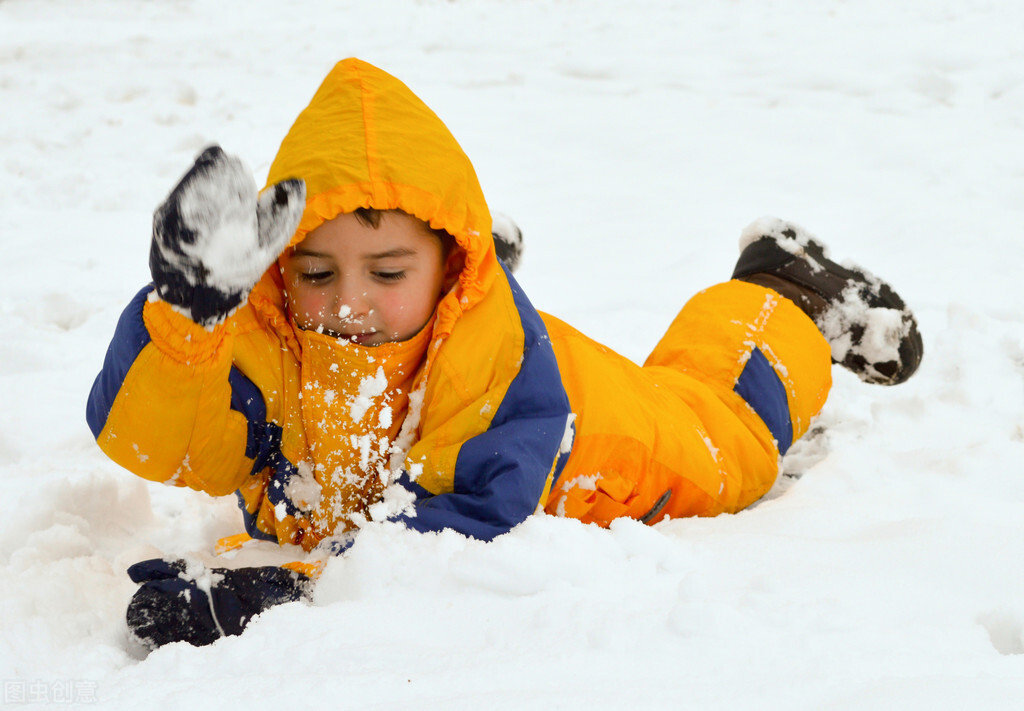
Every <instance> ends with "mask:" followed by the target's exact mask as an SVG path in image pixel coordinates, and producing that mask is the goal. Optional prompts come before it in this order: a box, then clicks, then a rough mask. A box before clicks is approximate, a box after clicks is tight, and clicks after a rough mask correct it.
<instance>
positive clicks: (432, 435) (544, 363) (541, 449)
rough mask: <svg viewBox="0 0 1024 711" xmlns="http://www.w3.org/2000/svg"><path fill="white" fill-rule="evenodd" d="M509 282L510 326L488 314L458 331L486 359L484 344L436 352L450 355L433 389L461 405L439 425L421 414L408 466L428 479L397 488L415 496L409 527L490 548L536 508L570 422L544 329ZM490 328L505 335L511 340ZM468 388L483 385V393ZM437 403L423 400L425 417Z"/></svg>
mask: <svg viewBox="0 0 1024 711" xmlns="http://www.w3.org/2000/svg"><path fill="white" fill-rule="evenodd" d="M507 283H508V287H507V293H506V295H505V296H506V297H507V299H508V303H507V304H506V305H505V306H506V307H505V308H504V309H503V311H504V312H505V313H506V314H508V315H509V318H508V319H500V318H495V317H494V314H493V313H491V314H488V313H487V311H486V307H485V310H484V311H483V312H482V313H481V314H479V315H477V316H476V317H475V318H467V316H468V314H467V315H466V316H464V317H463V319H462V320H461V321H460V323H459V324H458V327H457V329H458V328H463V329H466V330H467V331H468V334H469V336H470V338H472V339H473V341H474V343H476V344H480V343H481V342H483V343H485V344H486V343H490V344H493V348H492V349H491V352H490V353H489V354H488V353H487V348H486V346H484V348H483V350H475V351H470V353H466V352H463V350H460V349H462V348H463V346H462V345H460V342H459V341H457V340H456V339H455V338H454V334H453V338H452V339H451V340H450V342H449V343H448V344H446V345H445V348H444V349H443V351H442V352H444V351H445V350H447V355H446V357H445V359H444V360H443V361H442V362H441V363H439V370H440V372H439V373H437V375H438V380H439V382H438V384H437V387H436V388H435V391H436V390H442V391H444V392H445V393H451V392H455V393H456V395H461V400H460V402H462V403H463V404H462V406H461V407H460V408H458V409H457V410H455V408H453V407H451V406H447V407H444V406H442V409H443V410H445V411H446V412H448V413H450V414H447V415H443V416H442V418H441V419H442V420H443V421H441V422H438V419H439V418H438V416H437V413H430V412H425V413H424V420H425V421H426V423H428V424H427V426H426V428H425V430H424V432H423V440H422V441H421V442H420V443H419V444H418V446H416V447H414V448H413V450H412V451H411V452H410V457H409V458H408V459H407V465H410V463H411V466H412V467H413V468H414V469H415V468H416V466H417V465H416V462H417V460H420V459H422V461H423V462H424V466H425V468H427V469H431V470H432V471H431V472H429V473H428V472H425V475H423V476H420V477H412V476H409V475H408V474H406V475H405V477H404V479H403V480H402V482H401V483H403V484H404V485H405V487H406V488H408V489H410V490H411V491H413V493H414V494H415V495H416V497H417V500H416V503H415V505H414V508H415V515H408V516H402V517H401V520H402V521H403V522H404V523H405V524H406V525H407V526H408V527H409V528H412V529H415V530H417V531H421V532H426V531H438V530H441V529H445V528H450V529H454V530H456V531H458V532H460V533H463V534H465V535H468V536H472V537H474V538H479V539H483V540H490V539H492V538H494V537H495V536H498V535H500V534H502V533H505V532H507V531H508V530H509V529H511V528H512V527H514V526H516V525H517V524H519V523H521V522H522V521H524V520H525V519H526V518H527V516H529V515H530V514H532V513H534V512H535V511H536V510H537V508H538V504H542V503H543V499H545V498H546V496H547V492H548V491H549V490H550V487H551V486H552V484H553V482H554V481H555V480H557V478H558V475H559V473H560V472H561V469H562V467H563V466H564V464H565V461H566V459H567V458H568V454H569V448H570V447H571V443H572V421H573V416H572V414H571V411H570V406H569V399H568V397H567V395H566V392H565V388H564V386H563V385H562V379H561V375H560V373H559V370H558V363H557V361H556V359H555V354H554V351H553V349H552V347H551V341H550V339H549V338H548V334H547V329H546V327H545V326H544V323H543V321H542V320H541V318H540V316H539V315H538V314H537V312H536V311H535V310H534V308H533V306H532V305H531V304H530V302H529V300H528V299H527V298H526V295H525V294H524V293H523V292H522V290H521V289H520V288H519V286H518V284H517V283H516V282H515V280H514V279H513V278H512V276H511V275H507ZM499 297H500V295H499ZM457 329H456V330H457ZM494 329H505V330H509V331H511V333H512V337H511V338H508V337H503V336H507V335H508V334H502V333H497V332H496V331H495V330H494ZM489 334H491V335H494V337H493V338H488V335H489ZM462 343H463V344H464V343H465V342H464V341H463V342H462ZM470 348H471V346H465V349H464V350H469V349H470ZM477 348H479V346H477ZM471 373H473V374H478V375H477V377H476V378H474V377H473V375H471ZM481 374H482V375H481ZM431 377H432V378H433V377H434V375H432V376H431ZM474 384H477V385H479V384H483V385H484V386H488V387H486V390H484V391H483V392H482V393H481V392H480V391H479V390H475V389H474ZM428 392H429V390H428ZM451 397H453V396H452V395H450V394H449V398H451ZM436 398H437V399H442V396H441V395H438V396H436ZM495 403H496V407H495V406H494V405H495ZM434 404H436V403H435V402H431V401H430V400H429V399H428V401H427V402H426V403H425V404H424V410H429V408H431V407H432V406H433V405H434ZM431 422H433V423H434V424H433V425H431V424H430V423H431ZM474 430H475V431H474ZM466 432H469V436H463V437H461V438H460V437H459V436H458V433H466ZM446 443H447V444H446Z"/></svg>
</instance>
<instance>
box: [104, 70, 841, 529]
mask: <svg viewBox="0 0 1024 711" xmlns="http://www.w3.org/2000/svg"><path fill="white" fill-rule="evenodd" d="M286 178H301V179H303V180H304V181H305V182H306V192H307V203H306V209H305V213H304V215H303V218H302V221H301V223H300V225H299V228H298V230H297V231H296V234H295V236H294V237H293V239H292V244H293V245H294V244H296V243H298V242H299V241H301V240H302V239H303V238H304V236H305V235H306V234H307V233H309V232H310V231H311V230H313V229H315V228H316V227H318V226H319V225H320V224H322V223H323V222H325V221H326V220H330V219H332V218H333V217H335V216H337V215H339V214H342V213H347V212H351V211H353V210H355V209H357V208H360V207H371V208H375V209H379V210H391V209H399V210H403V211H405V212H406V213H409V214H410V215H413V216H415V217H417V218H419V219H421V220H423V221H425V222H427V223H429V224H430V226H431V227H432V228H435V229H436V228H440V229H443V230H445V231H447V232H448V233H449V234H451V235H452V236H453V237H454V238H455V241H456V243H457V244H458V246H459V247H460V248H461V249H463V250H464V251H465V255H466V259H465V267H464V269H463V271H462V273H461V275H460V278H459V280H458V283H457V284H456V285H455V286H454V287H453V288H452V290H451V291H450V292H449V293H447V294H446V295H444V296H443V297H442V299H441V300H440V302H439V303H438V305H437V309H436V312H435V314H434V317H433V318H432V319H431V321H430V323H429V324H427V326H426V327H425V328H424V329H423V331H422V332H421V333H420V334H418V335H416V336H414V337H413V338H412V339H410V340H409V341H406V342H403V343H392V344H385V345H383V346H378V347H376V348H372V347H364V346H360V345H358V344H352V343H347V342H340V341H338V340H336V339H332V338H329V337H327V336H323V335H321V334H317V333H315V332H310V331H304V330H301V329H299V328H297V327H296V326H295V325H294V324H293V322H292V321H291V319H290V318H289V315H288V313H287V309H286V307H285V296H284V285H283V283H282V280H281V276H280V270H279V269H278V268H277V266H276V265H274V266H272V267H271V268H270V269H268V270H267V272H266V274H265V275H264V276H263V278H262V280H261V281H260V282H259V283H258V284H257V285H256V287H255V288H254V289H253V291H252V293H251V294H250V297H249V300H248V302H247V303H246V304H245V305H244V306H243V307H242V308H240V309H239V310H238V311H237V312H236V313H235V314H234V315H232V316H231V317H230V318H229V319H228V320H227V322H225V323H224V324H221V325H219V326H217V327H215V328H213V329H212V330H206V329H203V328H202V327H199V326H197V325H195V324H194V323H192V322H190V321H189V320H188V319H186V318H185V317H183V316H182V315H180V314H178V313H177V312H175V311H174V310H172V309H171V308H170V307H169V306H168V305H167V304H166V303H163V302H162V301H160V300H159V299H158V298H157V297H156V296H155V295H154V294H153V292H152V288H151V287H147V288H144V289H143V290H142V291H140V292H139V294H138V295H137V296H136V297H135V298H134V299H133V300H132V302H131V303H130V304H129V306H128V308H127V309H126V310H125V312H124V313H123V315H122V316H121V319H120V321H119V323H118V325H117V329H116V331H115V334H114V337H113V340H112V343H111V345H110V348H109V349H108V352H107V355H106V358H105V361H104V364H103V368H102V371H101V372H100V374H99V376H98V377H97V379H96V382H95V384H94V386H93V389H92V392H91V394H90V398H89V403H88V413H87V419H88V422H89V425H90V427H91V428H92V431H93V433H94V435H95V436H96V439H97V442H98V443H99V445H100V446H101V447H102V448H103V450H104V451H105V452H106V453H107V454H108V455H109V456H110V457H111V458H112V459H114V460H115V461H116V462H118V463H119V464H121V465H122V466H124V467H126V468H127V469H129V470H131V471H133V472H135V473H136V474H138V475H140V476H142V477H144V478H146V479H150V480H153V481H159V482H169V483H173V484H177V485H182V486H189V487H192V488H194V489H199V490H202V491H206V492H208V493H210V494H213V495H224V494H229V493H232V492H235V493H237V495H238V497H239V501H240V505H241V508H242V510H243V514H244V518H245V523H246V529H247V531H248V533H249V534H250V535H252V536H253V537H257V538H265V539H271V540H276V541H279V542H281V543H296V544H300V545H303V546H304V547H305V548H307V549H310V548H312V547H313V546H315V545H317V544H318V543H319V542H320V541H322V540H324V539H326V538H329V537H331V536H337V535H338V534H342V533H345V532H347V531H350V530H352V529H354V528H356V527H358V525H360V523H361V522H362V521H364V520H367V519H382V518H390V519H394V520H400V521H402V522H404V523H405V524H406V525H407V526H409V527H410V528H414V529H416V530H420V531H436V530H441V529H444V528H452V529H454V530H457V531H460V532H462V533H464V534H466V535H470V536H474V537H477V538H482V539H490V538H493V537H494V536H496V535H498V534H501V533H503V532H505V531H508V530H509V529H510V528H512V527H513V526H515V525H516V524H518V523H520V522H521V521H523V520H524V519H525V518H526V517H527V516H529V515H530V514H531V513H534V512H535V511H537V510H539V509H544V510H546V511H547V512H549V513H551V514H555V515H563V516H570V517H574V518H578V519H581V520H583V521H586V522H594V523H598V524H601V525H607V524H608V523H609V522H610V521H611V520H613V519H615V518H618V517H623V516H628V517H633V518H637V519H641V520H644V521H647V522H654V521H657V520H660V519H662V518H663V517H665V516H671V517H676V516H690V515H714V514H717V513H721V512H732V511H737V510H739V509H741V508H743V507H745V506H747V505H749V504H750V503H751V502H753V501H755V500H756V499H757V498H759V497H760V496H761V495H762V494H763V493H764V492H765V491H767V489H768V488H769V487H770V486H771V484H772V482H773V481H774V479H775V476H776V474H777V471H778V460H779V456H780V454H781V453H784V452H785V450H786V449H787V448H788V447H789V445H790V444H791V443H792V442H793V441H794V440H795V439H796V438H798V437H799V436H800V435H801V434H802V433H803V432H804V431H805V430H806V429H807V426H808V424H809V421H810V419H811V418H812V417H813V416H814V415H815V414H816V413H817V412H818V410H819V409H820V408H821V406H822V404H823V403H824V400H825V397H826V395H827V392H828V388H829V385H830V353H829V348H828V345H827V344H826V343H825V341H824V339H823V338H822V337H821V335H820V334H819V333H818V331H817V329H816V328H815V326H814V325H813V323H812V322H811V321H810V319H808V318H807V317H806V316H805V315H804V314H803V313H802V312H801V311H800V310H799V309H798V308H797V307H796V306H795V305H793V304H792V303H790V302H789V301H787V300H786V299H783V298H782V297H780V296H779V295H778V294H775V293H774V292H772V291H769V290H767V289H764V288H761V287H758V286H754V285H751V284H747V283H741V282H735V281H733V282H727V283H725V284H720V285H717V286H715V287H712V288H710V289H708V290H706V291H704V292H702V293H701V294H699V295H697V296H696V297H695V298H694V299H692V300H691V301H690V302H689V303H688V304H687V305H686V306H685V307H684V308H683V309H682V311H681V312H680V314H679V316H678V317H677V318H676V320H675V321H674V322H673V324H672V325H671V327H670V328H669V330H668V333H667V334H666V335H665V337H664V339H663V340H662V341H661V342H660V343H659V345H658V346H657V348H656V349H655V351H654V353H652V355H651V357H650V358H649V359H648V361H647V362H646V363H645V364H644V366H642V367H641V366H639V365H637V364H635V363H633V362H631V361H629V360H627V359H626V358H624V357H622V356H619V355H618V354H616V353H614V352H613V351H611V350H609V349H607V348H605V347H604V346H602V345H600V344H598V343H596V342H594V341H592V340H590V339H588V338H587V337H585V336H584V335H582V334H581V333H579V332H578V331H576V330H574V329H572V328H571V327H570V326H568V325H566V324H564V323H562V322H561V321H559V320H558V319H555V318H553V317H550V316H547V315H544V314H540V313H538V312H537V311H536V310H535V309H534V307H533V306H532V305H531V304H530V302H529V300H528V299H527V297H526V295H525V294H524V293H523V291H522V290H521V289H520V287H519V286H518V284H517V283H516V281H515V280H514V278H513V277H512V276H511V275H510V274H509V273H508V272H507V271H506V270H505V269H504V267H503V266H502V264H501V263H500V262H499V261H498V260H497V258H496V257H495V253H494V248H493V242H492V239H491V217H490V213H489V211H488V208H487V204H486V202H485V200H484V197H483V194H482V191H481V189H480V186H479V183H478V181H477V178H476V175H475V172H474V170H473V167H472V164H471V163H470V161H469V159H468V158H467V157H466V155H465V154H464V153H463V151H462V150H461V148H460V147H459V145H458V143H457V142H456V141H455V139H454V138H453V137H452V135H451V134H450V132H449V131H448V130H447V128H446V127H445V126H444V124H443V123H442V122H441V121H440V119H438V118H437V116H436V115H435V114H434V113H433V112H432V111H431V110H430V109H429V108H427V106H426V105H425V104H423V103H422V102H421V101H420V100H419V99H418V98H417V97H416V96H415V95H414V94H413V93H412V92H411V91H410V90H409V89H408V88H407V87H406V86H405V85H404V84H402V83H401V82H399V81H398V80H397V79H395V78H394V77H392V76H390V75H388V74H387V73H385V72H383V71H381V70H379V69H377V68H375V67H373V66H370V65H368V64H366V63H365V62H361V61H359V60H355V59H349V60H345V61H343V62H340V63H339V64H338V65H336V66H335V67H334V69H333V70H332V71H331V72H330V74H329V75H328V76H327V78H326V79H325V80H324V82H323V84H322V85H321V87H320V88H319V90H318V91H317V93H316V95H315V96H314V97H313V99H312V101H311V103H310V105H309V106H308V107H307V108H306V109H305V110H304V111H303V112H302V113H301V114H300V116H299V117H298V119H297V120H296V122H295V124H294V126H293V127H292V129H291V130H290V131H289V133H288V135H287V137H286V138H285V139H284V141H283V143H282V145H281V148H280V150H279V152H278V155H277V157H276V159H275V160H274V162H273V164H272V166H271V168H270V172H269V175H268V184H273V183H275V182H277V181H279V180H283V179H286ZM389 484H390V485H394V484H397V485H398V486H399V487H400V492H408V494H407V496H406V499H411V501H412V503H411V509H410V508H409V507H408V506H405V507H404V508H403V506H401V503H402V497H401V496H397V497H396V496H395V495H394V491H395V488H394V487H393V486H392V487H391V488H387V487H388V485H389ZM395 502H397V503H395Z"/></svg>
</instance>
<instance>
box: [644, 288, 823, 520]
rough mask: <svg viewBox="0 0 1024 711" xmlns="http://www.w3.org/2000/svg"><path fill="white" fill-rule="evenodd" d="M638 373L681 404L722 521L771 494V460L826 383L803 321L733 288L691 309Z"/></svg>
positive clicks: (757, 292) (773, 300)
mask: <svg viewBox="0 0 1024 711" xmlns="http://www.w3.org/2000/svg"><path fill="white" fill-rule="evenodd" d="M644 369H645V370H646V371H648V372H649V373H651V374H652V377H654V378H656V379H657V380H659V381H661V382H662V383H663V385H664V387H670V388H672V389H673V391H674V392H675V393H676V394H677V395H678V396H679V397H680V398H681V399H682V400H684V401H685V402H686V404H687V405H688V406H689V407H690V409H692V410H693V411H694V413H695V414H696V416H697V418H698V419H699V421H700V422H701V426H702V427H703V428H704V429H705V430H706V432H707V436H708V438H709V439H710V440H711V446H713V447H714V448H715V449H716V450H717V451H716V459H717V460H718V461H719V462H720V466H721V467H722V468H723V481H724V482H725V485H724V487H723V489H722V490H721V491H720V492H719V494H718V495H717V496H715V498H716V499H717V500H718V504H719V506H720V510H722V511H737V510H739V509H742V508H744V507H746V506H749V505H750V504H751V503H753V502H754V501H756V500H757V499H758V498H760V497H761V496H763V495H764V494H765V493H766V492H767V491H768V489H770V488H771V486H772V484H773V483H774V481H775V478H776V476H777V474H778V462H779V455H780V454H785V452H786V450H788V449H789V447H790V445H792V443H793V442H794V441H796V439H798V438H799V437H800V436H802V435H803V434H804V433H805V432H806V431H807V429H808V427H809V426H810V423H811V420H812V418H813V417H814V416H815V415H816V414H817V413H818V412H819V411H820V410H821V408H822V406H823V405H824V403H825V400H826V398H827V397H828V391H829V388H830V387H831V383H832V377H831V355H830V348H829V345H828V343H827V342H826V341H825V339H824V338H823V337H822V335H821V333H820V332H819V331H818V329H817V327H815V325H814V323H813V322H812V321H811V320H810V319H809V318H808V317H807V315H806V314H804V313H803V311H801V310H800V309H799V308H798V307H797V306H796V305H795V304H794V303H792V302H791V301H789V300H788V299H786V298H783V297H782V296H780V295H779V294H778V293H776V292H774V291H772V290H770V289H767V288H764V287H760V286H757V285H754V284H747V283H744V282H740V281H730V282H727V283H724V284H719V285H717V286H713V287H711V288H710V289H706V290H705V291H702V292H701V293H699V294H697V295H696V296H695V297H694V298H693V299H691V300H690V301H689V302H688V303H687V304H686V305H685V306H684V307H683V309H682V311H680V313H679V315H678V316H677V317H676V319H675V321H673V323H672V325H671V326H670V327H669V329H668V332H667V333H666V334H665V336H664V337H663V338H662V340H661V341H660V342H659V343H658V345H657V347H656V348H655V349H654V351H653V352H652V353H651V355H650V357H649V358H648V359H647V362H646V363H645V365H644ZM710 493H713V492H710ZM716 508H717V507H716ZM705 513H717V511H715V510H710V511H707V512H705Z"/></svg>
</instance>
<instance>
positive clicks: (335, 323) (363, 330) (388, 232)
mask: <svg viewBox="0 0 1024 711" xmlns="http://www.w3.org/2000/svg"><path fill="white" fill-rule="evenodd" d="M458 252H459V250H458V249H457V248H456V249H452V250H451V254H449V255H447V256H446V255H445V254H444V249H443V247H442V245H441V240H440V238H438V236H437V235H435V234H433V233H432V232H431V231H430V229H429V227H428V226H427V225H426V223H424V222H422V221H420V220H418V219H416V218H415V217H412V216H410V215H407V214H405V213H402V212H396V211H388V212H384V213H382V214H381V221H380V226H379V227H377V228H374V227H371V226H369V225H365V224H363V223H362V222H360V221H359V220H358V219H357V218H356V216H355V215H351V214H345V215H339V216H338V217H336V218H334V219H333V220H328V221H327V222H325V223H324V224H322V225H320V226H319V227H318V228H316V229H315V230H313V231H312V232H310V233H309V234H308V235H306V238H305V239H304V240H302V242H300V243H299V244H298V245H296V246H295V248H294V249H291V250H289V251H287V252H286V253H285V255H284V257H283V258H282V260H281V272H282V275H283V277H284V283H285V291H286V300H287V306H288V311H289V313H290V314H291V317H292V319H293V320H294V322H295V323H296V325H298V326H299V327H300V328H303V329H310V330H314V331H320V332H322V333H325V334H327V335H329V336H334V337H335V338H346V339H349V340H351V341H354V342H356V343H360V344H362V345H366V346H377V345H380V344H382V343H389V342H393V341H405V340H408V339H409V338H412V337H413V336H415V335H416V334H417V333H418V332H419V331H420V329H422V328H423V326H424V325H426V323H427V321H429V320H430V317H431V315H432V314H433V313H434V307H435V306H436V305H437V302H438V300H439V299H440V297H441V295H442V294H443V293H445V292H446V291H447V290H448V289H449V288H451V286H452V285H453V284H454V283H455V281H456V280H457V279H458V275H459V269H460V268H461V265H462V261H461V259H459V258H458V256H457V253H458Z"/></svg>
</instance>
